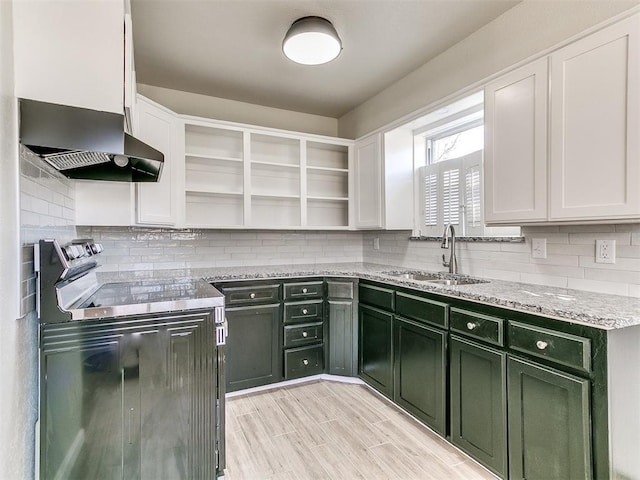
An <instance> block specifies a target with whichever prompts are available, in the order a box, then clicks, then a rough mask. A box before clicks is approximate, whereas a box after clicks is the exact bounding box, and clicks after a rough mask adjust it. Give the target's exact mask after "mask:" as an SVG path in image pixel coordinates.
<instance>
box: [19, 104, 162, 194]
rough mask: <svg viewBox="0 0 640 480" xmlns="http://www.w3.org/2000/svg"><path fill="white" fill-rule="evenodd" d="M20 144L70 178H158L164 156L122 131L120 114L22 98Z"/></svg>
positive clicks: (142, 180)
mask: <svg viewBox="0 0 640 480" xmlns="http://www.w3.org/2000/svg"><path fill="white" fill-rule="evenodd" d="M19 108H20V143H21V144H22V145H24V146H25V147H27V148H28V149H29V150H31V151H32V152H33V153H35V154H36V155H38V156H39V157H41V158H42V159H43V160H44V161H46V162H47V163H49V164H50V165H51V166H52V167H53V168H55V169H56V170H58V171H59V172H60V173H61V174H62V175H64V176H65V177H68V178H75V179H84V180H106V181H114V182H157V181H158V180H159V179H160V174H161V172H162V166H163V164H164V155H163V154H162V152H159V151H158V150H156V149H155V148H153V147H150V146H149V145H147V144H146V143H143V142H141V141H140V140H138V139H137V138H135V137H132V136H131V135H129V134H127V133H125V131H124V115H118V114H116V113H110V112H99V111H97V110H89V109H85V108H79V107H70V106H65V105H57V104H54V103H46V102H38V101H35V100H26V99H22V98H21V99H20V107H19Z"/></svg>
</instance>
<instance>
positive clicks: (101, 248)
mask: <svg viewBox="0 0 640 480" xmlns="http://www.w3.org/2000/svg"><path fill="white" fill-rule="evenodd" d="M95 245H96V250H98V251H97V252H96V253H100V252H102V251H103V250H104V248H103V247H102V244H101V243H96V244H95Z"/></svg>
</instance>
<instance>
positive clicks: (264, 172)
mask: <svg viewBox="0 0 640 480" xmlns="http://www.w3.org/2000/svg"><path fill="white" fill-rule="evenodd" d="M251 194H252V195H280V196H291V195H294V196H295V195H300V170H299V169H290V168H287V169H282V168H281V167H279V166H276V165H271V164H265V163H252V164H251Z"/></svg>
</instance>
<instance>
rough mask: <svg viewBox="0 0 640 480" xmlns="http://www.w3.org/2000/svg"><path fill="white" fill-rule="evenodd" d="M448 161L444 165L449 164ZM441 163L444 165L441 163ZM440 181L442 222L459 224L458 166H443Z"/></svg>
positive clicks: (459, 189) (459, 191)
mask: <svg viewBox="0 0 640 480" xmlns="http://www.w3.org/2000/svg"><path fill="white" fill-rule="evenodd" d="M449 163H452V162H448V163H447V164H446V166H449ZM443 165H445V164H444V163H443ZM440 177H441V182H442V224H443V225H447V224H449V223H451V224H453V225H459V224H460V204H461V202H460V193H461V188H460V168H459V167H456V168H443V169H442V174H441V175H440Z"/></svg>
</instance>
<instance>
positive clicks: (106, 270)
mask: <svg viewBox="0 0 640 480" xmlns="http://www.w3.org/2000/svg"><path fill="white" fill-rule="evenodd" d="M77 233H78V235H79V236H81V237H88V238H93V239H94V240H95V241H96V242H100V243H102V244H103V246H104V248H105V251H104V252H103V253H102V255H101V260H100V263H101V264H102V266H101V267H100V270H99V272H100V273H102V274H103V278H109V279H117V278H130V276H131V272H133V271H139V272H154V271H158V270H182V271H188V270H192V269H197V268H211V267H234V266H242V267H245V266H251V265H260V266H262V265H281V264H296V263H300V264H302V263H304V264H315V263H335V262H362V261H363V256H362V233H361V232H332V231H318V232H310V231H271V230H269V231H255V230H238V231H232V232H230V231H227V230H200V229H187V230H173V229H163V228H142V227H77ZM143 276H153V275H152V274H147V275H143Z"/></svg>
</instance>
